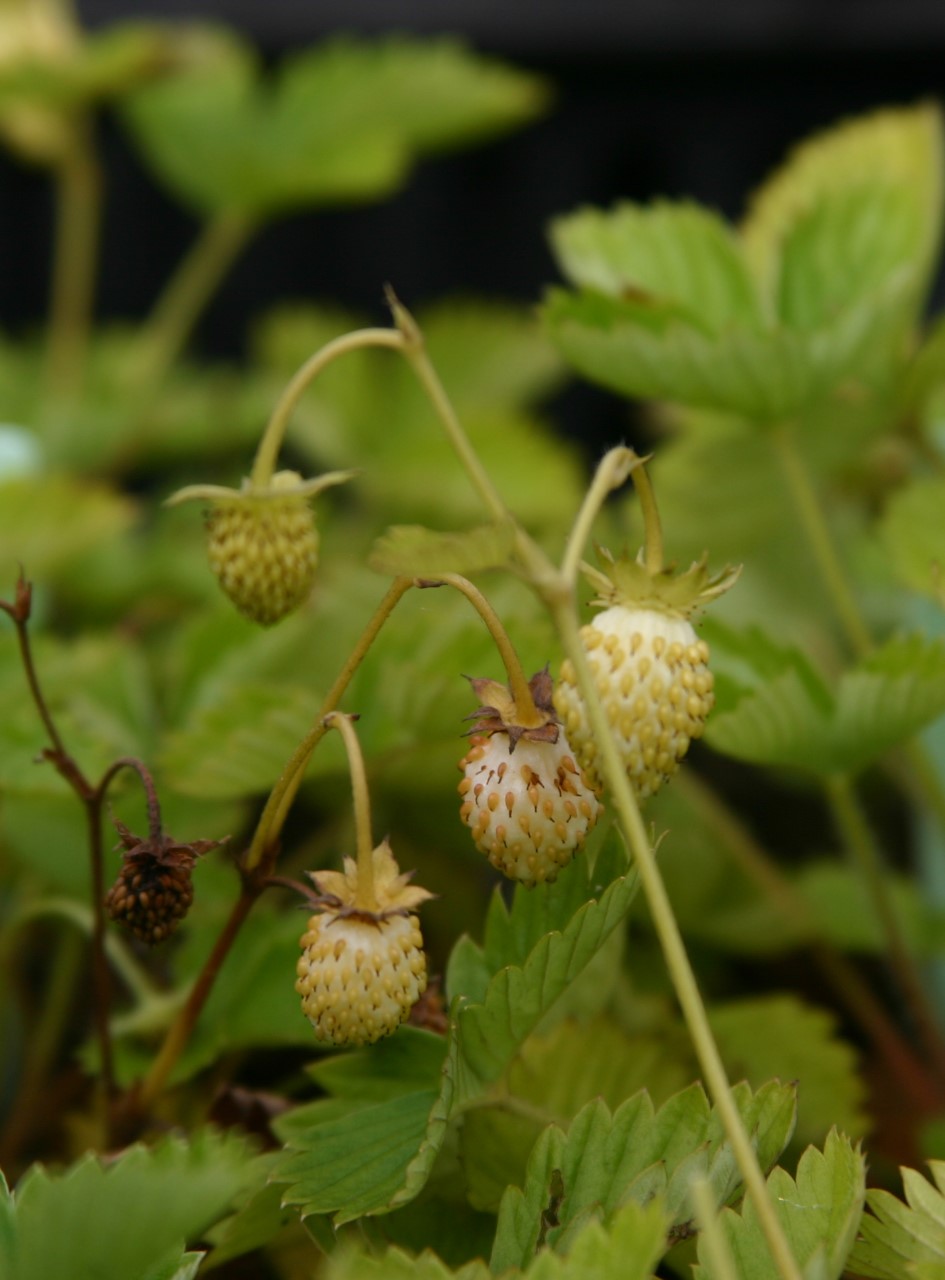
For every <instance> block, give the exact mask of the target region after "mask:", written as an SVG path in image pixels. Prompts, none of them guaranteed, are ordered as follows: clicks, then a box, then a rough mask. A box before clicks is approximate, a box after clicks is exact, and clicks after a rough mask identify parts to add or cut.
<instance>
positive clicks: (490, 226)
mask: <svg viewBox="0 0 945 1280" xmlns="http://www.w3.org/2000/svg"><path fill="white" fill-rule="evenodd" d="M79 12H80V14H81V16H82V18H83V20H84V21H85V22H86V24H87V25H89V26H98V25H100V24H103V23H106V22H109V21H112V20H114V19H116V18H127V17H136V18H141V17H173V18H211V17H217V18H220V19H222V20H225V21H228V22H230V23H232V24H234V25H236V26H237V27H239V28H240V29H241V30H243V31H244V32H245V33H246V34H247V35H249V36H250V37H251V38H252V39H253V40H254V41H255V42H256V43H257V45H258V46H259V48H260V50H261V52H262V53H263V56H264V57H265V58H266V59H269V60H275V59H277V58H278V57H279V56H280V55H281V54H282V53H284V52H286V51H287V50H289V49H292V48H298V47H301V46H304V45H305V44H308V43H312V42H314V41H316V40H318V39H320V38H322V37H323V36H325V35H327V34H330V33H332V32H336V31H338V30H348V31H355V32H358V33H360V34H371V33H380V32H385V31H390V30H405V31H411V32H416V33H421V32H428V33H440V32H443V31H451V32H454V33H457V34H461V35H463V36H465V37H466V38H467V39H468V40H469V41H470V42H471V43H472V44H473V45H474V46H475V47H476V48H478V49H479V50H480V51H482V52H486V53H490V54H494V55H497V56H500V57H505V58H508V59H510V60H512V61H514V62H516V63H518V64H519V65H521V66H524V67H528V68H531V69H534V70H537V71H540V72H542V73H544V74H545V75H547V76H548V78H549V79H550V80H551V81H552V83H553V84H554V86H555V89H556V97H555V103H554V107H553V110H552V111H551V113H550V114H549V115H548V116H547V117H546V118H545V119H543V120H541V121H540V122H539V123H538V124H536V125H534V126H532V127H530V128H528V129H526V130H524V131H521V132H519V133H516V134H514V135H513V136H511V137H508V138H505V139H502V140H500V141H499V142H498V143H492V144H489V145H487V146H484V147H482V148H478V149H476V150H471V151H466V152H463V153H460V154H458V155H455V156H448V157H446V158H442V159H436V160H432V161H429V162H427V163H426V164H424V165H423V166H422V167H421V168H420V169H419V170H418V171H417V172H416V173H415V175H414V177H413V179H412V181H411V182H410V184H409V186H408V188H407V189H406V190H405V191H403V192H402V193H401V194H400V195H398V196H396V197H395V198H394V199H393V200H390V201H387V202H385V203H384V204H382V205H376V206H367V207H364V208H353V209H352V208H344V209H339V210H332V211H328V212H316V213H311V214H306V215H299V216H295V217H291V218H287V219H283V220H281V221H279V222H277V223H275V224H274V225H272V226H270V227H269V228H267V229H266V231H265V232H264V233H263V234H262V235H260V236H259V237H258V238H257V239H256V240H255V241H254V242H253V244H252V245H251V246H250V248H249V250H248V251H247V252H246V254H245V255H244V256H243V258H242V259H241V260H240V261H239V263H238V264H237V266H236V268H235V270H234V271H233V273H232V274H231V276H230V277H229V278H228V280H227V282H226V283H225V285H224V287H223V289H222V290H221V292H220V293H219V295H218V296H217V297H216V299H215V301H214V303H213V305H212V307H211V308H210V310H209V312H208V314H207V315H206V317H205V318H204V320H203V322H202V324H201V326H200V329H199V331H198V334H197V337H196V343H197V345H198V347H199V348H201V349H202V350H203V351H205V352H206V353H208V354H211V355H223V356H238V355H239V353H240V350H241V345H242V343H243V341H244V338H245V333H246V325H247V321H248V319H249V318H250V317H251V316H252V315H253V314H254V313H256V312H258V311H259V310H260V309H262V308H263V307H265V306H266V305H267V304H268V303H270V302H272V301H275V300H277V299H282V298H286V297H299V296H301V297H312V298H329V299H333V300H337V301H340V302H343V303H347V304H349V305H351V306H353V307H356V308H358V309H360V310H362V311H365V312H367V313H368V314H370V315H372V316H374V317H375V318H377V319H381V318H383V316H384V308H383V302H382V286H383V283H384V282H385V281H388V280H389V281H391V282H392V283H393V284H394V285H395V287H396V288H397V290H398V292H399V293H400V295H401V296H402V297H403V298H404V300H405V301H406V302H407V303H408V305H412V306H418V305H422V303H423V302H425V301H427V300H431V299H435V298H438V297H441V296H443V295H444V294H452V295H455V294H457V293H459V294H462V293H474V294H485V295H499V296H507V297H512V298H517V299H520V300H525V301H529V302H530V301H534V300H536V299H537V298H538V297H539V296H540V294H541V291H542V288H543V286H544V285H545V284H546V283H547V282H549V281H551V280H554V279H555V276H556V272H555V268H554V265H553V263H552V261H551V257H550V255H549V252H548V249H547V245H546V241H545V235H544V228H545V226H546V225H547V223H548V220H549V219H550V218H551V217H552V216H553V215H554V214H556V213H561V212H565V211H568V210H570V209H573V208H574V207H575V206H577V205H579V204H581V203H594V204H607V203H609V202H611V201H613V200H615V199H617V198H619V197H621V196H625V197H629V198H632V199H649V198H651V197H654V196H659V195H664V196H671V197H673V196H676V197H678V196H691V197H693V198H695V199H697V200H699V201H701V202H704V203H707V204H710V205H712V206H714V207H716V208H718V209H720V210H722V211H723V212H724V213H726V214H727V215H729V216H734V217H737V216H738V215H739V213H740V212H741V210H742V209H743V207H744V201H745V199H746V197H747V195H748V194H749V192H750V190H751V188H752V187H753V186H754V185H755V184H756V183H757V182H758V181H760V179H761V178H762V177H763V176H764V175H765V173H766V172H767V171H768V170H769V169H770V168H771V167H772V166H774V165H775V164H777V163H778V161H779V160H780V158H781V157H782V156H783V154H784V152H785V150H786V149H787V148H788V147H789V146H790V145H791V144H792V143H793V142H795V141H797V140H799V139H800V138H801V137H803V136H804V134H806V133H808V132H810V131H811V130H813V129H815V128H818V127H821V126H824V125H827V124H829V123H831V122H832V121H834V120H836V119H838V118H840V117H842V116H845V115H849V114H853V113H856V112H860V111H863V110H866V109H869V108H870V107H873V106H878V105H881V104H884V103H903V102H913V101H915V100H916V99H918V98H922V97H927V96H932V97H935V96H945V3H934V2H919V0H911V2H910V0H900V2H899V3H888V2H883V3H870V2H869V0H862V2H859V3H858V2H857V0H819V2H818V3H814V2H813V0H793V2H790V0H781V2H780V3H778V2H777V0H725V2H724V3H719V2H718V0H709V2H708V3H706V2H705V0H629V2H625V3H622V4H621V3H615V2H614V0H611V2H610V3H607V2H606V0H544V3H539V2H538V0H528V2H527V3H515V0H476V2H475V3H474V2H472V0H415V2H414V3H399V2H397V0H314V2H312V3H308V2H306V0H216V2H212V0H203V3H196V4H195V3H189V4H188V3H184V2H183V0H154V2H153V3H150V4H147V5H136V4H133V3H131V0H80V2H79ZM103 144H104V153H105V159H106V171H107V183H108V188H107V215H106V225H105V235H104V250H103V281H102V287H101V291H100V295H99V314H100V316H101V317H102V318H114V317H116V316H135V315H141V314H142V313H143V312H144V311H145V310H146V309H147V308H148V307H149V305H150V303H151V302H152V300H153V298H154V296H155V294H156V292H157V290H158V288H159V287H160V284H161V283H162V281H163V280H164V278H165V277H166V275H167V273H168V271H169V270H170V269H171V268H172V266H173V265H174V264H175V263H176V262H177V260H178V258H179V256H180V254H181V253H182V252H183V251H184V250H185V248H186V247H187V245H188V244H189V243H190V242H191V239H192V237H193V234H194V231H195V223H194V222H193V220H192V219H191V217H190V216H189V215H188V214H187V213H186V212H184V211H182V210H181V209H180V208H179V207H177V206H176V205H175V204H174V203H173V202H172V201H171V200H170V199H169V198H167V197H166V196H165V195H164V194H163V193H162V192H161V191H160V190H158V189H157V188H156V187H155V186H154V184H153V183H152V181H151V180H150V178H149V177H148V175H147V174H146V173H145V172H144V170H143V169H142V167H141V166H140V165H139V164H138V162H137V160H136V159H135V157H134V155H133V153H132V152H131V151H130V149H129V148H128V146H127V145H126V142H125V139H124V138H123V136H122V134H121V131H120V129H119V127H118V126H117V125H115V124H114V123H109V122H106V123H105V124H104V126H103ZM0 182H2V188H0V189H2V193H3V198H2V200H0V280H2V289H0V323H2V324H3V325H4V327H6V328H13V329H14V331H15V330H17V329H21V328H22V327H23V326H24V325H27V326H28V325H30V324H35V323H37V322H38V321H39V319H40V317H41V316H42V314H43V308H44V303H45V294H46V285H47V281H46V272H47V263H48V258H47V254H48V246H49V212H50V211H49V192H48V188H47V185H46V182H45V180H44V179H43V177H42V175H40V174H37V173H35V172H32V171H30V170H28V169H25V168H23V167H21V166H19V165H17V164H16V163H15V162H14V161H12V160H10V159H8V158H6V157H5V156H4V157H2V158H0ZM580 395H581V396H583V397H586V402H585V403H583V404H582V407H581V410H580V412H581V413H582V415H583V414H584V413H586V412H589V413H590V414H591V416H592V417H594V416H597V415H600V414H602V413H603V414H606V413H608V412H616V411H617V410H616V407H615V406H612V407H611V409H609V410H608V408H606V407H605V406H607V405H610V404H611V401H610V398H609V397H603V395H602V393H601V394H600V396H598V394H597V393H594V392H591V391H586V392H585V391H582V392H581V393H580Z"/></svg>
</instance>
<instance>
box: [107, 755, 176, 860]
mask: <svg viewBox="0 0 945 1280" xmlns="http://www.w3.org/2000/svg"><path fill="white" fill-rule="evenodd" d="M122 769H133V770H134V771H135V773H136V774H137V775H138V777H139V778H140V779H141V785H142V786H143V787H144V794H145V799H146V801H147V806H148V835H149V837H150V838H151V839H152V840H159V839H160V838H161V834H162V827H161V804H160V801H159V800H158V796H157V790H156V788H155V786H154V779H153V778H152V776H151V772H150V770H149V769H148V767H147V765H145V764H144V763H143V762H142V761H141V760H139V759H138V758H137V757H136V756H122V757H121V759H120V760H116V761H115V762H114V764H111V765H109V767H108V769H106V771H105V773H104V774H103V775H102V779H101V781H100V782H99V784H98V786H97V787H96V789H95V790H96V795H98V796H100V797H101V799H102V800H104V799H105V795H106V793H107V792H108V788H109V786H110V785H111V781H112V779H113V778H114V777H115V774H116V773H118V772H119V771H120V770H122Z"/></svg>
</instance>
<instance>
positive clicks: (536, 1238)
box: [490, 1082, 794, 1273]
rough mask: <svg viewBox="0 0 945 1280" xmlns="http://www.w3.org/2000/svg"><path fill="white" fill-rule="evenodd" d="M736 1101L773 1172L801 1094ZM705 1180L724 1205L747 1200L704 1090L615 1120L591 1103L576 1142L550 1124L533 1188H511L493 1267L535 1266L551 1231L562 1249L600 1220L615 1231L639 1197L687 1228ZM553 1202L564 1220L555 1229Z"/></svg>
mask: <svg viewBox="0 0 945 1280" xmlns="http://www.w3.org/2000/svg"><path fill="white" fill-rule="evenodd" d="M733 1096H734V1099H735V1102H736V1105H737V1106H738V1109H739V1112H740V1114H741V1116H742V1118H743V1120H744V1122H745V1125H746V1128H747V1129H748V1131H749V1134H750V1136H751V1139H752V1142H753V1144H754V1146H755V1149H756V1151H757V1153H758V1159H759V1161H760V1162H761V1164H762V1165H763V1166H764V1167H765V1168H767V1167H768V1166H770V1165H771V1164H773V1163H774V1161H775V1160H776V1159H777V1157H778V1156H779V1155H780V1154H781V1152H782V1151H783V1149H784V1145H785V1143H786V1142H787V1140H788V1138H789V1137H790V1134H791V1130H792V1128H793V1127H794V1092H793V1090H792V1089H791V1088H790V1087H789V1086H786V1085H780V1084H776V1083H774V1082H772V1083H771V1084H768V1085H765V1086H764V1087H763V1088H762V1089H760V1090H759V1091H758V1093H756V1094H754V1095H752V1093H751V1091H750V1090H749V1089H748V1088H747V1086H745V1085H739V1086H736V1088H735V1089H734V1090H733ZM697 1176H702V1177H705V1178H707V1179H708V1180H709V1182H710V1184H711V1185H712V1188H713V1191H714V1193H715V1196H716V1198H717V1200H718V1201H719V1202H720V1203H725V1202H727V1201H728V1200H730V1199H732V1198H733V1197H734V1196H735V1195H737V1193H738V1190H739V1187H740V1177H739V1173H738V1168H737V1165H736V1163H735V1160H734V1158H733V1156H732V1153H731V1150H730V1149H729V1147H728V1145H727V1143H726V1142H725V1141H724V1131H723V1129H722V1124H721V1121H720V1120H719V1118H718V1115H717V1114H716V1112H715V1111H714V1110H712V1108H711V1107H710V1106H709V1101H708V1099H707V1098H706V1096H705V1093H704V1092H703V1090H702V1087H701V1086H700V1085H698V1084H694V1085H691V1086H690V1087H689V1088H688V1089H685V1090H683V1092H681V1093H678V1094H676V1095H675V1096H674V1097H672V1098H670V1099H669V1101H668V1102H666V1103H664V1105H663V1106H662V1107H661V1108H660V1109H659V1110H658V1111H657V1110H656V1109H655V1108H654V1106H653V1104H652V1102H651V1101H650V1098H649V1095H648V1094H647V1093H646V1092H645V1091H644V1092H641V1093H639V1094H637V1095H636V1096H635V1097H633V1098H631V1099H629V1100H628V1101H627V1102H625V1103H624V1104H623V1105H622V1106H621V1107H619V1108H618V1110H617V1111H616V1112H614V1113H613V1115H611V1113H610V1112H609V1111H608V1109H607V1108H606V1107H605V1106H604V1104H603V1103H602V1102H600V1101H596V1102H591V1103H589V1104H588V1105H587V1106H586V1107H585V1108H583V1110H582V1111H580V1112H579V1113H578V1115H577V1116H575V1118H574V1120H573V1122H572V1124H571V1126H570V1128H569V1129H568V1132H567V1134H565V1133H564V1132H562V1130H561V1129H559V1128H557V1127H555V1126H551V1127H549V1128H548V1129H546V1130H545V1132H544V1133H543V1134H542V1136H541V1137H540V1138H539V1140H538V1142H537V1143H536V1144H535V1149H534V1151H533V1152H532V1155H531V1157H530V1159H529V1162H528V1171H527V1174H526V1178H525V1185H524V1188H523V1189H522V1190H519V1188H518V1187H509V1188H508V1190H507V1191H506V1194H505V1196H504V1197H503V1200H502V1206H501V1208H500V1210H499V1222H498V1226H497V1228H496V1239H495V1246H494V1248H493V1252H492V1258H491V1260H490V1265H491V1267H492V1269H493V1271H494V1272H497V1273H498V1272H500V1271H502V1270H503V1269H504V1268H505V1267H509V1266H526V1265H527V1263H528V1260H529V1259H530V1258H531V1257H532V1256H533V1255H534V1252H535V1249H536V1247H537V1245H538V1244H539V1242H540V1239H541V1236H542V1232H543V1228H544V1240H545V1242H547V1244H549V1245H550V1246H551V1248H553V1249H556V1248H558V1246H559V1242H561V1241H562V1240H564V1241H566V1240H567V1239H568V1235H569V1232H570V1231H573V1229H574V1224H575V1223H584V1222H586V1221H588V1220H589V1219H592V1218H597V1219H600V1220H602V1221H603V1223H604V1224H605V1225H606V1223H607V1222H608V1220H609V1219H610V1217H611V1215H612V1214H613V1213H614V1211H615V1210H616V1209H617V1208H618V1207H619V1206H621V1205H623V1204H625V1203H626V1202H627V1201H628V1200H631V1199H632V1200H636V1201H637V1202H638V1203H640V1204H643V1205H645V1204H647V1203H648V1202H649V1201H650V1200H651V1199H652V1198H653V1197H654V1196H657V1197H659V1199H660V1200H661V1201H662V1203H663V1205H664V1207H665V1211H666V1217H667V1219H668V1221H669V1223H670V1224H676V1225H681V1224H682V1223H684V1222H687V1221H689V1220H690V1219H691V1218H692V1217H693V1216H694V1211H693V1207H692V1204H691V1201H690V1199H689V1195H690V1192H689V1187H690V1184H691V1182H692V1179H693V1178H694V1177H697ZM556 1185H557V1186H558V1188H559V1190H558V1191H557V1192H556V1191H555V1186H556ZM550 1197H554V1200H555V1219H556V1221H553V1222H552V1223H551V1225H550V1226H548V1224H547V1220H546V1218H545V1209H546V1206H547V1205H548V1203H549V1198H550ZM563 1251H566V1246H565V1249H564V1250H563Z"/></svg>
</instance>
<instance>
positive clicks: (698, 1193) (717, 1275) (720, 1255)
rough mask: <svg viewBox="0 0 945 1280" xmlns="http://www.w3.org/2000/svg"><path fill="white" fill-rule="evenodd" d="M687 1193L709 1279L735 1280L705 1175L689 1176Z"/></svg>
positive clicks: (736, 1275)
mask: <svg viewBox="0 0 945 1280" xmlns="http://www.w3.org/2000/svg"><path fill="white" fill-rule="evenodd" d="M689 1194H690V1195H691V1196H692V1203H693V1206H694V1208H695V1211H696V1222H697V1223H698V1224H699V1233H700V1240H701V1243H702V1251H703V1252H704V1253H705V1255H706V1261H707V1262H708V1264H709V1270H710V1272H711V1274H712V1280H738V1269H737V1268H736V1266H735V1261H734V1259H733V1257H732V1251H731V1249H730V1248H729V1243H728V1239H727V1238H726V1235H725V1232H724V1231H723V1230H722V1224H721V1222H720V1220H719V1211H718V1205H717V1204H716V1202H715V1196H714V1194H713V1192H712V1187H711V1185H710V1183H709V1180H708V1179H707V1178H693V1180H692V1182H690V1184H689Z"/></svg>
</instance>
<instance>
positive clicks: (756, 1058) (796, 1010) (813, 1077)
mask: <svg viewBox="0 0 945 1280" xmlns="http://www.w3.org/2000/svg"><path fill="white" fill-rule="evenodd" d="M709 1021H710V1023H711V1026H712V1031H713V1033H714V1035H715V1038H716V1042H717V1044H718V1046H719V1052H720V1053H721V1055H722V1060H723V1062H724V1063H725V1067H726V1070H727V1072H728V1074H729V1078H730V1079H735V1080H740V1079H742V1078H744V1079H746V1080H747V1081H748V1083H749V1084H750V1085H752V1087H754V1088H757V1087H759V1086H760V1084H761V1082H762V1081H764V1080H770V1079H771V1078H772V1077H777V1078H778V1079H780V1080H791V1081H794V1082H795V1083H796V1085H797V1133H796V1139H797V1140H798V1141H800V1142H804V1143H806V1142H814V1141H818V1142H822V1141H823V1140H824V1138H825V1137H826V1135H827V1133H828V1131H829V1130H830V1128H831V1126H833V1125H836V1126H837V1128H839V1129H842V1130H843V1131H844V1132H845V1133H847V1134H848V1135H849V1136H850V1137H854V1138H855V1137H859V1136H860V1135H861V1134H862V1133H863V1132H864V1130H865V1129H866V1126H867V1118H866V1114H865V1112H864V1104H865V1101H866V1089H865V1086H864V1083H863V1080H862V1078H861V1076H860V1074H859V1071H858V1069H857V1057H856V1053H855V1051H854V1050H853V1048H852V1047H851V1046H850V1045H849V1044H847V1043H846V1042H845V1041H844V1040H841V1039H840V1037H839V1035H838V1034H837V1026H836V1023H835V1021H834V1019H833V1017H832V1016H831V1015H830V1014H829V1013H828V1012H827V1011H826V1010H825V1009H819V1008H815V1007H814V1006H813V1005H810V1004H807V1003H805V1002H803V1001H801V1000H799V999H798V998H797V997H796V996H793V995H764V996H750V997H746V998H744V999H740V1000H730V1001H727V1002H726V1003H724V1004H715V1005H713V1006H712V1007H711V1009H710V1011H709Z"/></svg>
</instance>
